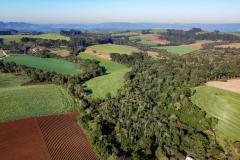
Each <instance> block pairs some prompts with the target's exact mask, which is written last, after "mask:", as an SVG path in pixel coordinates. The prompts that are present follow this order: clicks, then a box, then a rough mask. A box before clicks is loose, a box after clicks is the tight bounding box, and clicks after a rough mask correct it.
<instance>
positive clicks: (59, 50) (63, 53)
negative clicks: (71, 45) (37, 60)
mask: <svg viewBox="0 0 240 160" xmlns="http://www.w3.org/2000/svg"><path fill="white" fill-rule="evenodd" d="M51 53H53V54H55V55H58V56H61V57H67V56H69V55H70V51H69V50H67V49H65V48H54V49H51Z"/></svg>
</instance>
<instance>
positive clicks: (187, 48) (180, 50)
mask: <svg viewBox="0 0 240 160" xmlns="http://www.w3.org/2000/svg"><path fill="white" fill-rule="evenodd" d="M211 42H213V41H206V40H204V41H197V42H196V43H193V44H189V45H180V46H162V47H156V48H157V49H166V50H167V51H168V52H170V53H174V54H178V55H183V54H187V53H191V52H194V51H197V50H199V49H202V45H203V44H206V43H211Z"/></svg>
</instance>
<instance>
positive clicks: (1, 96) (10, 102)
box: [0, 73, 74, 122]
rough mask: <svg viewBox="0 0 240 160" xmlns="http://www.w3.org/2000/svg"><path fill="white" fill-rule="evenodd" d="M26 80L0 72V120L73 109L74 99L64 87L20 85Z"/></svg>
mask: <svg viewBox="0 0 240 160" xmlns="http://www.w3.org/2000/svg"><path fill="white" fill-rule="evenodd" d="M28 81H29V79H28V78H26V77H22V76H14V75H12V74H5V73H0V106H1V107H0V122H3V121H9V120H16V119H22V118H28V117H34V116H40V115H50V114H56V113H62V112H70V111H73V109H74V101H73V99H72V98H71V96H70V95H69V94H68V93H67V91H65V89H63V88H62V87H60V86H56V85H53V84H47V85H28V86H21V84H23V83H25V82H28Z"/></svg>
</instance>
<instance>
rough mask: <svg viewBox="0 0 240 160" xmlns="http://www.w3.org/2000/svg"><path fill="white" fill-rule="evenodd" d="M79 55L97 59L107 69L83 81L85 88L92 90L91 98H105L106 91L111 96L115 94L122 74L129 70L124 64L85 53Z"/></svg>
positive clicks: (120, 84)
mask: <svg viewBox="0 0 240 160" xmlns="http://www.w3.org/2000/svg"><path fill="white" fill-rule="evenodd" d="M80 57H81V58H83V59H94V60H97V61H99V62H100V65H101V66H103V67H105V68H106V70H107V74H106V75H104V76H101V77H96V78H94V79H91V80H89V81H87V82H86V83H85V84H86V86H87V88H88V89H91V90H92V94H90V96H91V97H93V98H105V97H106V95H107V93H111V95H112V96H115V95H116V94H117V91H118V90H119V89H120V88H121V87H122V86H123V84H124V75H125V74H126V73H127V72H129V71H130V70H131V69H130V68H128V67H127V66H125V65H122V64H119V63H116V62H113V61H110V60H106V59H102V58H99V57H96V56H93V55H90V54H87V53H81V54H80Z"/></svg>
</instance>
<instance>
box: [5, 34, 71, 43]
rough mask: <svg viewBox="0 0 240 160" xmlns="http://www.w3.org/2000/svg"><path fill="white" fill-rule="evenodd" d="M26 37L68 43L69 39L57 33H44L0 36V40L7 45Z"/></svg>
mask: <svg viewBox="0 0 240 160" xmlns="http://www.w3.org/2000/svg"><path fill="white" fill-rule="evenodd" d="M23 37H28V38H40V39H49V40H58V39H60V40H67V41H69V40H70V38H69V37H66V36H63V35H60V34H59V33H46V34H40V35H0V38H3V39H4V43H6V44H9V42H10V41H15V42H20V40H21V38H23Z"/></svg>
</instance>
